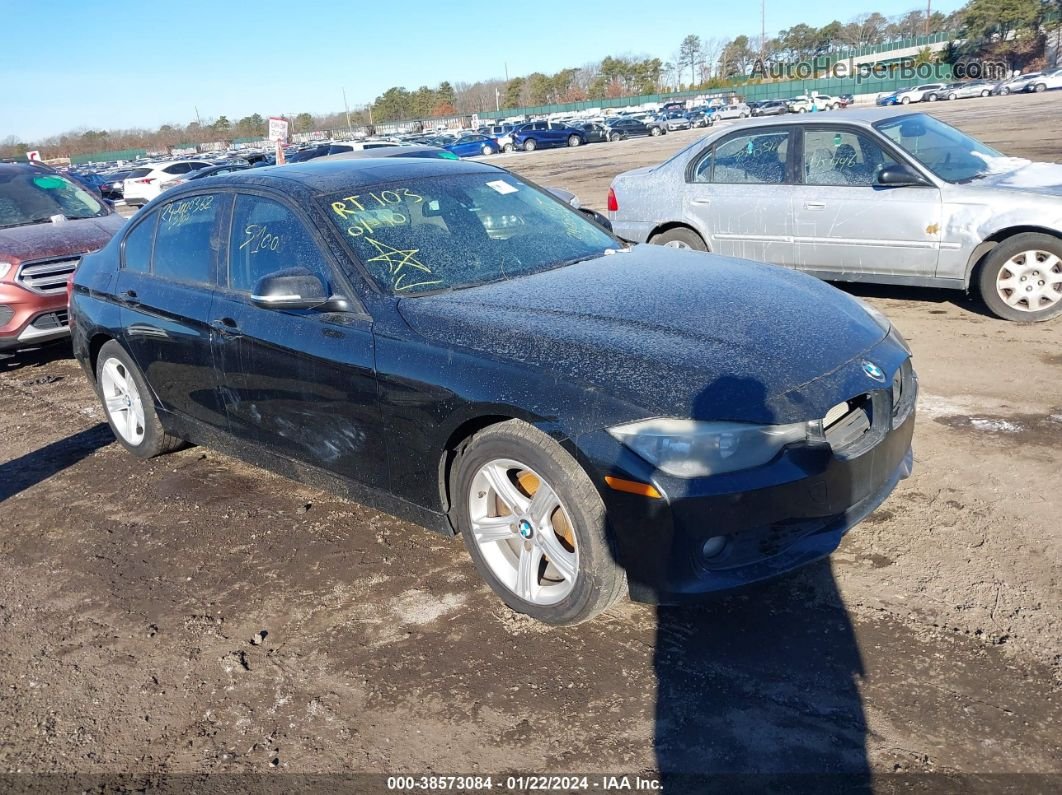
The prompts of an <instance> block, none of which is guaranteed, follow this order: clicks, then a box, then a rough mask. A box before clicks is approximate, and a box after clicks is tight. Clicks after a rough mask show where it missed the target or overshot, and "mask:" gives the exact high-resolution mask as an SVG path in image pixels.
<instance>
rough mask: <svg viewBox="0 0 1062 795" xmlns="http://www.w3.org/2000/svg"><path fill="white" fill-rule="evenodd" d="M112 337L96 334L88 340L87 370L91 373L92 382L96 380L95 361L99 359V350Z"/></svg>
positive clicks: (101, 333)
mask: <svg viewBox="0 0 1062 795" xmlns="http://www.w3.org/2000/svg"><path fill="white" fill-rule="evenodd" d="M113 339H114V337H113V336H111V335H110V334H107V333H104V332H96V333H95V334H93V335H92V337H91V338H90V339H89V349H88V352H89V360H88V363H89V368H90V369H91V371H92V380H93V381H95V380H96V360H97V359H98V358H99V355H100V349H101V348H102V347H103V346H104V345H106V344H107V343H108V342H110V341H111V340H113Z"/></svg>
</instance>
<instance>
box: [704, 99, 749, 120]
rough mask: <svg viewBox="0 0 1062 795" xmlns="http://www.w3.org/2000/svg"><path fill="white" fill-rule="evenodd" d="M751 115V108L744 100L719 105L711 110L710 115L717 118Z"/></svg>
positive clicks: (737, 117)
mask: <svg viewBox="0 0 1062 795" xmlns="http://www.w3.org/2000/svg"><path fill="white" fill-rule="evenodd" d="M751 115H752V108H750V107H749V106H748V105H746V104H745V103H744V102H736V103H732V104H730V105H720V106H718V107H716V108H715V109H714V110H713V111H712V117H713V118H714V119H716V120H718V119H747V118H749V116H751Z"/></svg>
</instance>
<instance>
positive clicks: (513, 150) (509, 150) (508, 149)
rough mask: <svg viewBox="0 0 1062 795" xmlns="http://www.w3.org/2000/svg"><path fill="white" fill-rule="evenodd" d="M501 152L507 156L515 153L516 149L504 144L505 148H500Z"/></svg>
mask: <svg viewBox="0 0 1062 795" xmlns="http://www.w3.org/2000/svg"><path fill="white" fill-rule="evenodd" d="M502 151H503V152H505V153H506V154H508V153H509V152H515V151H516V147H515V146H513V145H512V144H506V145H505V146H503V147H502Z"/></svg>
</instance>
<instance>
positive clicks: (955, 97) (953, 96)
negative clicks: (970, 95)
mask: <svg viewBox="0 0 1062 795" xmlns="http://www.w3.org/2000/svg"><path fill="white" fill-rule="evenodd" d="M958 98H959V95H958V94H948V99H949V100H952V99H958Z"/></svg>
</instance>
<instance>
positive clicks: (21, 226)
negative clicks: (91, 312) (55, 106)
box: [0, 163, 124, 351]
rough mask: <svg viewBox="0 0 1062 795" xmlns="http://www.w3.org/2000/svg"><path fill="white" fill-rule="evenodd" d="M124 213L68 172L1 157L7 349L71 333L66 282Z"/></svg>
mask: <svg viewBox="0 0 1062 795" xmlns="http://www.w3.org/2000/svg"><path fill="white" fill-rule="evenodd" d="M123 223H124V219H123V218H122V217H121V216H119V215H117V214H116V213H114V212H113V211H112V210H111V209H110V208H109V207H108V206H107V204H106V202H104V201H103V200H102V199H101V198H99V197H98V196H95V195H94V194H92V193H90V192H89V191H88V190H87V189H86V188H85V187H83V186H82V185H79V184H78V183H76V182H74V181H73V180H71V179H69V178H68V177H65V176H63V175H62V174H59V173H57V172H55V171H54V170H52V169H50V168H47V167H46V166H40V165H36V164H30V163H0V351H8V350H14V349H17V348H28V347H33V346H35V345H38V344H40V343H43V342H50V341H52V340H56V339H60V338H62V337H65V336H67V335H68V334H69V329H68V325H67V311H66V282H67V279H68V278H70V274H72V273H73V272H74V269H75V268H76V267H77V264H78V261H79V260H80V259H81V256H82V255H83V254H86V253H88V252H90V251H95V250H97V249H99V248H102V247H103V246H104V244H106V243H107V241H108V240H110V239H111V237H112V236H113V235H114V233H115V232H117V231H118V229H120V228H121V226H122V224H123Z"/></svg>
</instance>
